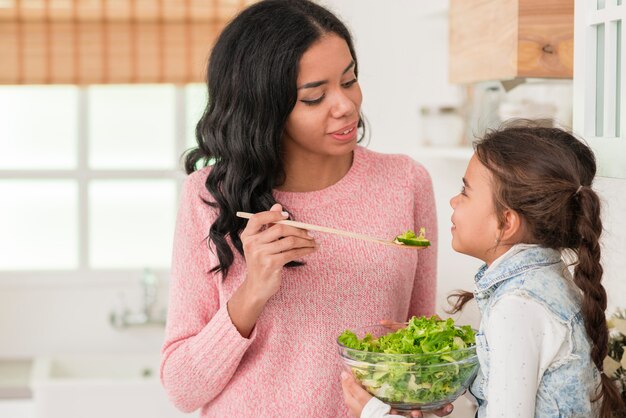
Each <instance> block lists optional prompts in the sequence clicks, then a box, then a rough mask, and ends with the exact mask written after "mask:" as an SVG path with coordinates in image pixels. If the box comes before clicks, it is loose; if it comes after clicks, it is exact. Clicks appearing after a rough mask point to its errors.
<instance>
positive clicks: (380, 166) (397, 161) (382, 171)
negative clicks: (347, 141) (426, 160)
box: [358, 146, 431, 184]
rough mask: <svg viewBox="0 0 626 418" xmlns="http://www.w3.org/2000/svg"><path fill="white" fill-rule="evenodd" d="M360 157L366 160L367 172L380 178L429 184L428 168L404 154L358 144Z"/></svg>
mask: <svg viewBox="0 0 626 418" xmlns="http://www.w3.org/2000/svg"><path fill="white" fill-rule="evenodd" d="M358 151H359V154H360V156H361V158H362V159H363V160H364V161H365V162H366V164H367V166H368V167H367V168H368V174H372V175H376V176H380V178H381V179H392V178H397V179H401V180H405V181H406V182H407V183H409V184H416V183H418V184H431V178H430V174H429V173H428V170H426V168H425V167H424V166H423V165H422V164H421V163H419V162H417V161H415V160H414V159H413V158H411V157H409V156H408V155H405V154H385V153H381V152H377V151H372V150H370V149H367V148H364V147H362V146H359V148H358Z"/></svg>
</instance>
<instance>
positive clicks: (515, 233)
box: [499, 209, 524, 244]
mask: <svg viewBox="0 0 626 418" xmlns="http://www.w3.org/2000/svg"><path fill="white" fill-rule="evenodd" d="M503 215H504V222H503V225H502V228H501V229H500V237H499V241H500V243H501V244H515V243H518V242H520V240H521V238H522V235H523V234H524V231H523V226H524V225H523V221H522V217H521V216H520V214H519V213H517V212H516V211H514V210H512V209H506V210H505V211H504V214H503Z"/></svg>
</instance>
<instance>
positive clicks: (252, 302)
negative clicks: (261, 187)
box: [228, 204, 317, 338]
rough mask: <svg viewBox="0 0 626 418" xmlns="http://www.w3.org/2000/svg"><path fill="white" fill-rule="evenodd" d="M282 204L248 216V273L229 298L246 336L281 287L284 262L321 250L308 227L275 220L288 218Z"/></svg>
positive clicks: (230, 310) (245, 238) (237, 324)
mask: <svg viewBox="0 0 626 418" xmlns="http://www.w3.org/2000/svg"><path fill="white" fill-rule="evenodd" d="M282 210H283V209H282V207H281V205H279V204H275V205H274V206H272V208H271V209H270V210H269V211H265V212H259V213H257V214H255V215H254V216H252V218H250V220H248V224H247V225H246V227H245V229H244V230H243V231H242V232H241V241H242V243H243V253H244V257H245V260H246V269H247V275H246V279H245V280H244V281H243V283H242V284H241V286H239V288H238V289H237V290H236V291H235V293H234V294H233V296H232V297H231V298H230V300H229V301H228V313H229V315H230V318H231V320H232V321H233V324H234V325H235V327H236V328H237V330H238V331H239V333H240V334H241V335H242V336H243V337H246V338H247V337H249V336H250V334H251V333H252V329H253V328H254V325H255V324H256V321H257V319H258V318H259V315H261V312H263V308H264V307H265V304H266V303H267V301H268V300H269V299H270V298H271V297H272V296H273V295H274V294H275V293H276V292H278V289H280V283H281V280H282V269H283V266H284V265H285V264H287V263H289V262H290V261H295V260H298V259H300V258H302V257H304V256H306V255H309V254H311V253H313V252H314V251H315V250H317V245H316V243H315V240H314V239H313V237H311V236H310V235H309V234H308V232H307V231H305V230H303V229H299V228H294V227H292V226H287V225H280V224H275V223H274V222H278V221H282V220H285V219H287V215H286V213H285V212H283V211H282Z"/></svg>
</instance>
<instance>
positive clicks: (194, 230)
mask: <svg viewBox="0 0 626 418" xmlns="http://www.w3.org/2000/svg"><path fill="white" fill-rule="evenodd" d="M205 179H206V175H204V176H203V175H201V173H200V172H197V173H194V174H192V175H191V176H189V177H188V178H187V179H186V181H185V183H184V185H183V191H182V194H181V198H180V205H179V210H178V215H177V220H176V231H175V236H174V247H173V256H172V269H171V283H170V294H169V304H168V316H167V325H166V330H165V334H166V335H165V342H164V344H163V347H162V350H161V369H160V378H161V382H162V384H163V386H164V388H165V390H166V392H167V394H168V396H169V398H170V400H171V401H172V402H173V403H174V405H176V407H177V408H179V409H180V410H182V411H184V412H191V411H194V410H196V409H198V408H200V407H202V406H204V405H205V404H207V403H208V402H210V401H211V400H212V399H213V398H215V397H216V396H217V395H218V394H219V393H220V392H221V391H222V389H223V388H224V387H225V386H226V385H227V384H228V382H229V380H230V379H231V377H232V376H233V374H234V373H235V370H236V369H237V366H238V364H239V362H240V360H241V358H242V356H243V354H244V353H245V352H246V350H247V348H248V347H249V346H250V344H251V343H252V341H253V340H254V338H255V335H256V331H254V332H253V333H252V335H251V336H250V338H249V339H246V338H243V337H242V336H241V334H239V332H238V331H237V329H236V328H235V326H234V325H233V323H232V321H231V319H230V316H229V314H228V311H227V309H226V304H225V303H224V304H222V306H220V299H219V291H218V288H217V285H216V280H217V279H218V278H219V277H216V275H215V274H213V273H211V272H210V269H211V267H212V266H211V255H210V253H209V248H208V246H207V241H206V236H207V235H208V231H209V228H210V225H211V223H212V222H213V221H214V219H215V214H214V210H213V208H211V207H209V206H208V205H207V204H206V203H204V202H203V200H202V199H203V197H204V199H206V196H203V194H204V195H206V189H205V188H204V180H205ZM215 262H216V259H214V261H213V264H215Z"/></svg>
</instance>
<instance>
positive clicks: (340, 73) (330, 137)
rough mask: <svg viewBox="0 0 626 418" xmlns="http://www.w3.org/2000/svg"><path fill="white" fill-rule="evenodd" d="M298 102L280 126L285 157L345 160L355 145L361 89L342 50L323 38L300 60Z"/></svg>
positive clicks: (334, 41)
mask: <svg viewBox="0 0 626 418" xmlns="http://www.w3.org/2000/svg"><path fill="white" fill-rule="evenodd" d="M297 85H298V100H297V102H296V105H295V107H294V108H293V110H292V111H291V113H290V114H289V117H288V118H287V122H286V125H285V133H284V137H283V147H284V149H285V152H286V153H293V152H298V153H301V152H305V153H308V154H316V155H321V156H338V155H345V154H347V153H349V152H350V151H352V150H353V149H354V147H355V146H356V141H357V124H358V122H359V111H360V109H361V100H362V96H361V88H360V87H359V84H358V82H357V79H356V75H355V74H354V60H353V58H352V55H351V54H350V50H349V49H348V44H347V43H346V42H345V41H344V40H343V39H342V38H340V37H339V36H337V35H334V34H328V35H325V36H323V37H322V38H321V39H320V40H318V41H317V42H315V43H314V44H313V45H312V46H311V47H310V48H309V49H308V50H307V51H306V52H305V53H304V54H303V55H302V58H301V59H300V64H299V73H298V81H297Z"/></svg>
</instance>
